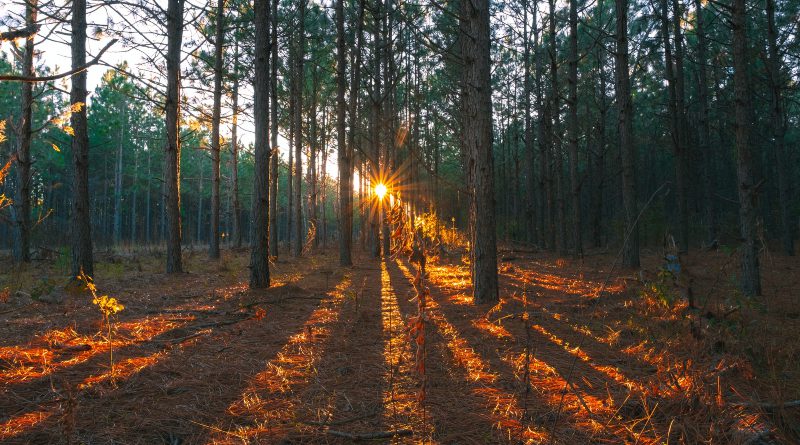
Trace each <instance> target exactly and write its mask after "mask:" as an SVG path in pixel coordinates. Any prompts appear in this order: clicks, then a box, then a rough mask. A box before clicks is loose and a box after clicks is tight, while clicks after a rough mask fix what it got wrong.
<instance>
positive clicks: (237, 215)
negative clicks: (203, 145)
mask: <svg viewBox="0 0 800 445" xmlns="http://www.w3.org/2000/svg"><path fill="white" fill-rule="evenodd" d="M234 40H235V39H234ZM234 48H235V49H234V61H233V91H232V92H231V95H232V96H233V97H232V99H233V107H232V112H233V124H231V192H230V193H231V195H230V196H231V197H230V199H231V213H233V215H232V219H233V233H232V235H233V240H232V241H233V247H236V248H239V247H242V205H241V203H240V202H239V134H238V131H239V42H238V40H237V41H236V44H235V47H234Z"/></svg>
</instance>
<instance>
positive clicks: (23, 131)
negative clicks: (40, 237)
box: [12, 0, 39, 263]
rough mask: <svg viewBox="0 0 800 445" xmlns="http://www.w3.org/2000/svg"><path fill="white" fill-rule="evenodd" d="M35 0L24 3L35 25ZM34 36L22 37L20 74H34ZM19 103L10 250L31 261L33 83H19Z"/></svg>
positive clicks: (27, 18)
mask: <svg viewBox="0 0 800 445" xmlns="http://www.w3.org/2000/svg"><path fill="white" fill-rule="evenodd" d="M38 8H39V6H38V0H28V1H27V2H26V3H25V24H26V26H29V27H30V26H35V25H36V20H37V15H38V12H39V9H38ZM34 50H35V48H34V39H33V38H29V39H25V55H24V56H23V59H22V75H23V76H26V77H32V76H33V75H34V66H33V59H34ZM21 89H22V103H21V106H20V111H21V116H20V119H21V122H20V127H19V145H18V149H17V162H16V164H17V169H16V171H17V184H16V185H17V186H16V192H17V193H16V194H15V196H14V225H15V229H16V230H15V232H16V233H15V237H14V246H13V247H14V248H13V249H12V252H13V257H14V261H15V262H18V263H19V262H22V263H29V262H30V261H31V253H30V252H31V245H30V244H31V139H32V137H33V133H32V131H31V126H32V120H33V111H32V110H33V84H32V83H30V82H22V83H21Z"/></svg>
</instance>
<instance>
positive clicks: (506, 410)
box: [396, 261, 548, 443]
mask: <svg viewBox="0 0 800 445" xmlns="http://www.w3.org/2000/svg"><path fill="white" fill-rule="evenodd" d="M396 263H397V266H398V267H399V268H400V270H401V271H402V272H403V274H404V275H405V276H406V278H407V279H409V280H413V275H412V274H411V271H410V270H409V269H408V267H406V265H405V264H404V263H403V262H402V261H397V262H396ZM427 303H428V315H429V317H430V320H431V321H432V322H433V323H434V325H435V326H436V328H437V329H438V330H439V332H440V333H441V334H442V336H443V337H444V338H445V339H446V340H447V348H448V349H449V350H450V353H451V354H452V356H453V358H454V361H455V362H456V364H457V365H458V366H460V367H461V368H462V369H463V370H464V371H465V373H466V377H467V378H468V379H469V380H470V381H471V382H472V383H473V385H474V389H473V391H474V393H475V394H477V395H479V396H481V397H482V398H483V399H484V401H485V402H486V404H487V405H488V406H492V407H493V410H492V421H493V423H494V424H495V426H496V428H497V429H498V430H499V431H500V432H501V434H503V435H504V436H506V435H508V436H510V437H515V438H520V439H522V440H524V441H526V442H528V443H537V442H542V441H544V440H546V439H547V437H548V435H547V434H546V433H545V432H544V431H542V430H539V429H534V427H533V426H530V425H529V426H525V425H523V423H522V422H521V421H520V418H521V417H522V412H523V410H522V408H521V407H520V402H519V400H518V399H517V396H516V395H515V394H513V393H510V392H508V391H505V390H503V389H501V388H499V387H498V385H497V383H498V382H497V381H498V378H499V375H498V374H497V372H495V371H493V370H492V369H491V367H490V366H489V364H488V363H487V362H486V361H484V360H483V358H482V357H481V356H480V355H479V354H478V353H477V352H475V350H474V349H473V348H472V347H471V346H470V345H469V342H467V340H466V339H465V338H464V337H462V336H461V334H460V333H459V332H458V330H457V329H456V328H455V326H453V325H452V324H451V323H450V322H449V321H448V320H447V317H445V315H444V313H443V312H442V311H441V308H440V306H439V304H438V303H437V302H436V301H435V300H434V299H433V298H429V299H428V300H427Z"/></svg>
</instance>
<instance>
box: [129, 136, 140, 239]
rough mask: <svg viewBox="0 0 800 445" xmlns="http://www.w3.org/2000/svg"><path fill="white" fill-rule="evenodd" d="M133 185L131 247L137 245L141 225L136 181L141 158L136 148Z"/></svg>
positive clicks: (134, 151)
mask: <svg viewBox="0 0 800 445" xmlns="http://www.w3.org/2000/svg"><path fill="white" fill-rule="evenodd" d="M133 172H134V173H133V184H131V195H132V199H131V246H134V245H135V244H136V229H137V228H138V227H139V225H138V224H137V223H136V198H137V195H138V193H137V192H138V190H137V185H136V182H137V181H136V180H137V178H138V173H139V157H138V152H137V151H136V148H135V147H134V149H133Z"/></svg>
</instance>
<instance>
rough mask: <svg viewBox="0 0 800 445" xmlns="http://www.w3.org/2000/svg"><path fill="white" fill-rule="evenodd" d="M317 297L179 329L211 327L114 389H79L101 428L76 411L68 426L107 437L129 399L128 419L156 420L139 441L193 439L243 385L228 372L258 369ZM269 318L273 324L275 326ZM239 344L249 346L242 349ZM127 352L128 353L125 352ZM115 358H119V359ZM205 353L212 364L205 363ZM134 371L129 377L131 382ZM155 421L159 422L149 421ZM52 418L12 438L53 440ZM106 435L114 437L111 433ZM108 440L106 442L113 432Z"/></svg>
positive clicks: (156, 343)
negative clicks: (135, 404)
mask: <svg viewBox="0 0 800 445" xmlns="http://www.w3.org/2000/svg"><path fill="white" fill-rule="evenodd" d="M334 284H335V283H334ZM333 287H334V286H332V285H331V286H329V288H328V289H326V291H330V290H331V289H333ZM321 301H324V300H318V301H316V302H315V303H313V304H302V305H293V304H286V303H284V304H276V305H275V306H269V309H270V312H269V313H268V315H267V316H266V317H265V318H264V320H261V321H257V320H249V321H243V322H242V324H236V325H223V326H220V327H212V328H209V327H199V328H196V329H191V330H186V331H185V332H182V333H185V334H186V335H185V336H181V338H183V337H193V336H194V335H195V334H199V333H201V332H202V331H204V330H207V329H212V332H210V333H209V334H207V335H203V336H201V337H199V338H197V339H196V340H192V342H191V343H190V344H188V345H183V346H182V345H181V343H182V342H180V341H179V342H178V343H177V344H175V345H172V350H171V351H170V352H169V354H167V355H165V356H164V357H163V358H161V359H160V360H157V361H154V362H151V363H147V365H146V366H144V367H140V368H138V369H135V371H134V372H131V373H129V375H128V376H127V378H128V379H130V380H129V381H126V380H125V379H122V381H120V382H117V384H118V385H120V387H119V388H117V389H116V390H113V391H108V392H106V391H94V392H91V393H89V394H83V393H81V394H79V395H78V405H79V406H82V407H84V409H85V408H88V409H90V410H92V411H93V412H101V413H103V420H104V422H105V425H104V424H103V422H98V421H97V419H92V418H90V417H86V416H77V420H76V425H75V427H76V428H77V429H79V430H82V431H84V432H85V433H86V435H87V436H91V435H93V434H95V433H97V434H109V433H108V431H107V430H113V429H114V428H112V427H111V425H127V424H131V422H132V419H131V417H132V416H131V411H130V410H129V409H127V408H125V407H126V406H129V404H130V403H131V401H132V400H136V399H139V400H140V401H141V403H142V404H143V406H144V409H143V410H137V411H136V413H137V414H136V416H141V417H136V416H134V417H136V419H134V420H138V421H143V422H145V423H152V424H157V427H155V428H145V429H143V430H142V431H141V433H140V434H138V437H140V439H141V440H144V441H145V442H148V443H160V442H161V441H163V440H164V438H165V437H167V436H170V437H176V438H181V440H184V443H195V442H196V441H197V438H200V437H205V436H206V435H207V430H206V429H205V427H204V426H202V425H200V424H207V423H210V422H213V421H214V420H215V419H217V418H218V417H220V416H222V415H223V414H224V413H225V410H226V407H227V406H228V404H229V403H230V402H231V401H232V400H233V399H235V397H238V396H239V392H240V391H239V389H241V388H243V387H244V385H245V384H246V379H242V378H241V377H242V376H241V374H240V375H239V376H238V377H240V378H239V380H238V381H236V379H235V377H236V375H235V374H234V375H233V376H232V375H231V370H234V371H235V370H250V369H253V370H255V369H258V368H260V367H261V366H263V363H264V362H265V361H268V360H269V359H271V358H274V356H275V354H276V353H277V352H278V351H279V350H280V348H281V346H283V345H284V344H285V343H286V342H287V341H289V339H290V337H291V334H292V333H293V332H295V331H298V330H302V329H301V328H302V326H303V325H304V323H305V321H306V320H307V318H308V317H309V316H310V315H311V314H312V313H313V311H314V310H315V309H316V308H317V307H318V306H319V304H320V303H321ZM276 320H280V321H281V323H280V326H278V325H277V323H276V322H275V321H276ZM245 330H247V331H249V332H248V334H253V336H254V337H256V336H257V337H261V338H259V340H258V341H253V340H252V339H251V338H250V336H243V335H242V334H243V332H244V331H245ZM173 339H175V337H174V336H170V335H167V333H164V334H162V335H161V336H159V337H156V338H153V339H151V340H149V341H147V342H145V343H144V344H140V345H138V346H142V347H143V348H145V349H147V348H150V347H156V348H157V349H158V350H162V349H163V342H167V343H169V342H171V341H172V340H173ZM211 339H213V341H211ZM178 340H180V338H179V339H178ZM220 343H222V344H220ZM175 346H177V348H176V347H175ZM242 346H245V350H246V351H247V353H245V354H242V353H241V352H242V351H241V347H242ZM247 346H253V347H252V348H247ZM237 347H239V350H238V351H237V350H236V348H237ZM167 349H170V348H169V347H168V348H167ZM151 355H152V354H148V355H145V356H142V357H140V359H144V360H146V359H147V357H148V356H151ZM127 357H129V358H130V357H131V355H128V356H127ZM120 358H121V359H123V360H124V358H123V357H120ZM196 358H197V359H196ZM209 358H211V359H212V360H213V363H209ZM134 362H135V360H134ZM81 368H84V367H81ZM134 368H136V367H135V366H134ZM79 371H80V370H78V369H73V370H70V372H71V373H72V374H73V376H72V377H73V379H72V380H73V381H74V380H75V379H74V377H75V376H76V375H81V374H83V373H82V372H79ZM240 373H242V372H241V371H240ZM243 373H248V371H244V372H243ZM134 376H135V377H136V378H135V379H132V377H134ZM88 378H91V376H89V377H88ZM88 378H86V379H84V380H87V379H88ZM77 380H81V378H80V377H79V378H78V379H77ZM101 380H102V377H101ZM231 385H233V386H235V388H236V389H235V390H234V391H235V392H234V391H228V388H230V386H231ZM45 390H46V388H45ZM84 392H85V391H84ZM154 401H155V402H156V403H155V404H154V403H153V402H154ZM87 405H89V406H88V407H87ZM153 405H155V406H157V407H158V406H160V407H162V408H163V407H176V409H170V410H169V412H166V411H161V410H158V409H155V410H153ZM55 417H58V416H55ZM155 419H162V421H159V422H155V421H154V420H155ZM52 423H53V420H52V419H50V420H49V421H45V422H41V423H39V424H37V425H35V426H34V427H31V428H30V429H29V430H27V431H25V432H24V433H21V434H19V436H18V437H17V440H19V441H21V443H51V442H57V441H58V440H59V439H58V438H59V437H60V435H61V431H60V429H59V428H54V425H52ZM104 426H105V430H106V431H103V432H102V433H100V432H99V429H103V427H104ZM98 427H100V428H98ZM116 430H118V433H119V436H121V437H125V433H126V431H125V428H116ZM110 434H111V435H112V436H113V435H114V433H113V432H112V433H110ZM111 439H112V440H113V437H112V438H111Z"/></svg>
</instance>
